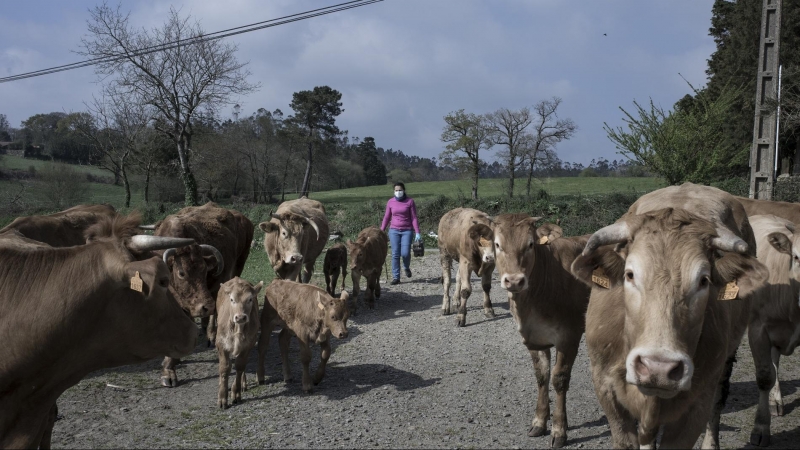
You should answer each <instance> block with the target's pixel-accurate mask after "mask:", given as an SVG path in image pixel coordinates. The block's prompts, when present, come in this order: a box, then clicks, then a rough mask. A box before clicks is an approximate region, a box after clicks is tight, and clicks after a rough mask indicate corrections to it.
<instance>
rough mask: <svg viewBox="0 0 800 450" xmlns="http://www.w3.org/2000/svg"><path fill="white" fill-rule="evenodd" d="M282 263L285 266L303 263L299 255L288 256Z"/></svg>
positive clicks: (301, 256)
mask: <svg viewBox="0 0 800 450" xmlns="http://www.w3.org/2000/svg"><path fill="white" fill-rule="evenodd" d="M284 262H285V263H286V264H300V263H301V262H303V255H300V254H294V255H288V256H286V259H285V260H284Z"/></svg>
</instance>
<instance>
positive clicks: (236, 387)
mask: <svg viewBox="0 0 800 450" xmlns="http://www.w3.org/2000/svg"><path fill="white" fill-rule="evenodd" d="M263 286H264V282H263V281H260V282H259V283H258V284H256V285H255V286H253V285H252V284H250V283H249V282H247V281H246V280H243V279H241V278H239V277H234V278H233V279H231V280H228V281H226V282H225V283H223V284H222V285H221V286H220V287H219V293H218V294H217V353H218V354H219V390H218V392H217V406H219V407H220V408H221V409H225V408H227V407H228V376H229V375H230V373H231V362H232V361H231V360H233V361H235V365H236V379H235V380H234V381H233V386H232V387H231V394H232V395H233V403H234V404H236V403H239V402H241V401H242V392H243V391H245V390H247V380H246V379H245V367H247V357H248V356H249V355H250V350H251V349H252V348H253V346H254V345H256V338H257V336H258V328H259V317H258V293H259V291H261V288H262V287H263Z"/></svg>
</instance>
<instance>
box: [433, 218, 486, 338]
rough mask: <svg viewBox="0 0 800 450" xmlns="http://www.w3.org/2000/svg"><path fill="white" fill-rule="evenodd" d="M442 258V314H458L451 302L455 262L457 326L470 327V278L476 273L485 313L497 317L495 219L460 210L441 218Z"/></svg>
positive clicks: (440, 252) (439, 232)
mask: <svg viewBox="0 0 800 450" xmlns="http://www.w3.org/2000/svg"><path fill="white" fill-rule="evenodd" d="M438 236H439V239H438V241H439V242H438V245H439V259H440V261H441V264H442V287H443V289H444V296H443V297H442V314H443V315H449V314H452V313H453V312H454V311H455V305H451V304H450V303H451V301H450V283H451V279H450V272H451V269H452V266H453V260H456V261H458V274H456V291H455V295H456V297H458V298H460V302H459V306H458V316H457V318H456V326H459V327H463V326H466V324H467V299H468V298H469V296H470V295H471V294H472V285H471V283H470V276H471V275H472V273H473V272H474V273H475V274H476V275H477V276H479V277H480V278H481V287H482V288H483V314H484V315H485V316H486V317H487V318H491V317H494V309H493V308H492V300H491V299H490V297H489V291H490V290H491V288H492V272H493V271H494V243H493V241H494V233H493V232H492V221H491V218H490V217H489V216H488V215H487V214H486V213H484V212H481V211H478V210H477V209H470V208H456V209H453V210H450V211H448V212H446V213H445V214H444V215H443V216H442V218H441V219H439V230H438Z"/></svg>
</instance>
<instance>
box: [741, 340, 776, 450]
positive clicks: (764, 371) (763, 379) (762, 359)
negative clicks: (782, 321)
mask: <svg viewBox="0 0 800 450" xmlns="http://www.w3.org/2000/svg"><path fill="white" fill-rule="evenodd" d="M754 328H755V329H754ZM748 338H749V341H750V351H751V353H752V354H753V363H754V365H755V366H756V385H757V386H758V408H757V409H756V418H755V423H754V424H753V431H751V432H750V443H751V444H753V445H758V446H761V447H766V446H768V445H769V438H770V430H769V428H770V422H771V420H772V418H771V416H770V412H769V391H770V390H771V389H772V387H773V386H775V380H776V379H777V377H776V373H775V367H774V366H773V365H772V356H771V355H772V343H771V342H770V340H769V336H768V335H767V333H766V330H764V329H762V328H761V327H750V329H749V330H748Z"/></svg>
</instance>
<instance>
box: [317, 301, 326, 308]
mask: <svg viewBox="0 0 800 450" xmlns="http://www.w3.org/2000/svg"><path fill="white" fill-rule="evenodd" d="M317 308H319V309H325V306H324V305H323V304H322V302H317Z"/></svg>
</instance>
